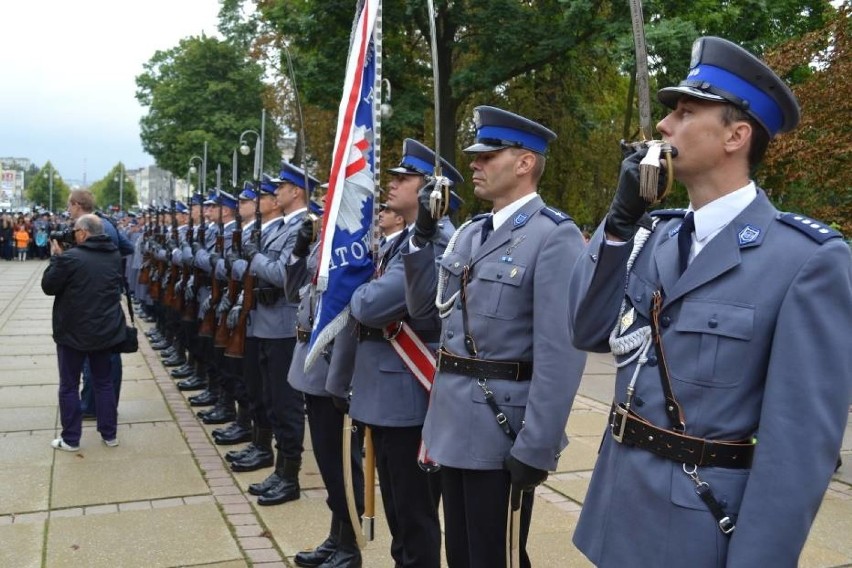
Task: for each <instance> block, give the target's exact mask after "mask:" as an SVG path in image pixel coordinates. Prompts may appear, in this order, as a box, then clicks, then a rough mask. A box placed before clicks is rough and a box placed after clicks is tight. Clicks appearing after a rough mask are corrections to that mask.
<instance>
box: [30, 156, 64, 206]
mask: <svg viewBox="0 0 852 568" xmlns="http://www.w3.org/2000/svg"><path fill="white" fill-rule="evenodd" d="M51 173H52V174H53V199H52V202H53V210H54V211H62V210H64V209H65V204H66V202H67V201H68V194H69V193H71V190H70V189H69V188H68V184H66V183H65V182H64V181H63V180H62V176H61V175H60V174H59V172H57V171H56V170H55V169H54V167H53V164H52V163H50V162H47V163H46V164H45V165H44V166H43V167H42V168H41V169H38V170H34V173H33V174H32V175H30V176H29V181H28V183H27V184H26V191H25V194H26V196H27V199H29V200H30V202H32V204H33V205H37V206H40V207H44V208H49V207H50V203H51V192H50V187H51V183H50V177H51Z"/></svg>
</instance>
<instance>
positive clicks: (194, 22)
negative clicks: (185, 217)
mask: <svg viewBox="0 0 852 568" xmlns="http://www.w3.org/2000/svg"><path fill="white" fill-rule="evenodd" d="M218 12H219V2H218V0H145V1H144V2H138V1H133V0H73V1H68V0H41V1H39V0H10V1H9V2H4V3H3V9H2V21H3V25H2V26H0V157H4V158H5V157H14V158H28V159H30V160H31V161H32V162H33V164H35V165H36V166H37V167H39V168H40V167H43V166H44V164H45V163H46V162H48V161H50V162H51V163H52V164H53V166H54V167H55V168H56V171H57V173H58V174H59V175H60V176H61V177H62V178H63V179H65V180H78V181H81V182H82V181H83V179H84V175H85V179H86V182H87V184H89V185H90V184H91V183H93V182H94V181H97V180H99V179H101V178H103V177H104V176H106V175H107V173H108V172H109V171H110V170H111V169H112V168H113V167H114V166H116V165H117V164H118V162H122V163H124V165H125V167H126V168H127V169H135V168H140V167H144V166H149V165H153V164H154V159H153V158H152V157H151V156H149V155H148V154H146V153H145V152H144V151H143V150H142V142H141V140H140V138H139V119H140V118H141V117H142V116H144V115H145V114H146V113H147V109H146V108H144V107H142V106H141V105H140V104H139V103H138V102H137V101H136V97H135V94H136V81H135V79H136V76H137V75H140V74H141V73H142V72H143V65H144V64H145V63H146V62H148V61H149V60H150V59H151V57H152V56H153V55H154V53H155V52H156V51H157V50H167V49H171V48H173V47H177V45H178V43H179V42H180V40H181V39H183V38H185V37H190V36H198V35H201V33H202V32H203V33H205V34H206V35H207V36H219V33H218V31H217V30H216V25H217V22H218V18H217V15H218Z"/></svg>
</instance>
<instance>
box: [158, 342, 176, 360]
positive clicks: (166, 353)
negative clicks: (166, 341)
mask: <svg viewBox="0 0 852 568" xmlns="http://www.w3.org/2000/svg"><path fill="white" fill-rule="evenodd" d="M175 355H177V349H175V346H174V345H169V346H168V347H166V348H165V349H163V350H162V351H160V359H169V358H170V357H174V356H175Z"/></svg>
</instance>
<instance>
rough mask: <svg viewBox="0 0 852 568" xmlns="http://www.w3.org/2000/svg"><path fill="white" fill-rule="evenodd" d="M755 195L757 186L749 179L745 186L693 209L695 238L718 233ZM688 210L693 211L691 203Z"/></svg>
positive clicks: (701, 239) (700, 240)
mask: <svg viewBox="0 0 852 568" xmlns="http://www.w3.org/2000/svg"><path fill="white" fill-rule="evenodd" d="M756 197H757V187H756V186H755V185H754V182H753V181H750V182H749V183H748V184H747V185H746V186H744V187H741V188H740V189H737V190H736V191H732V192H731V193H728V194H727V195H723V196H722V197H720V198H718V199H714V200H713V201H711V202H710V203H708V204H707V205H705V206H704V207H702V208H701V209H699V210H698V211H695V240H697V241H698V242H703V241H705V240H706V239H708V238H710V237H712V236H713V235H715V234H716V233H718V232H719V231H720V230H722V228H724V227H725V226H727V225H728V223H730V222H731V221H733V220H734V219H735V218H736V217H737V215H739V214H740V213H742V212H743V211H745V209H746V207H748V206H749V204H751V202H752V201H754V199H755V198H756ZM688 211H693V209H692V205H690V206H689V209H688Z"/></svg>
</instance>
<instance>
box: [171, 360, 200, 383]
mask: <svg viewBox="0 0 852 568" xmlns="http://www.w3.org/2000/svg"><path fill="white" fill-rule="evenodd" d="M169 374H170V375H171V376H172V377H173V378H175V379H185V378H187V377H191V376H192V375H194V374H195V368H194V367H193V366H192V365H190V364H189V363H186V364H185V365H184V366H183V367H178V368H177V369H172V372H171V373H169Z"/></svg>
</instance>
